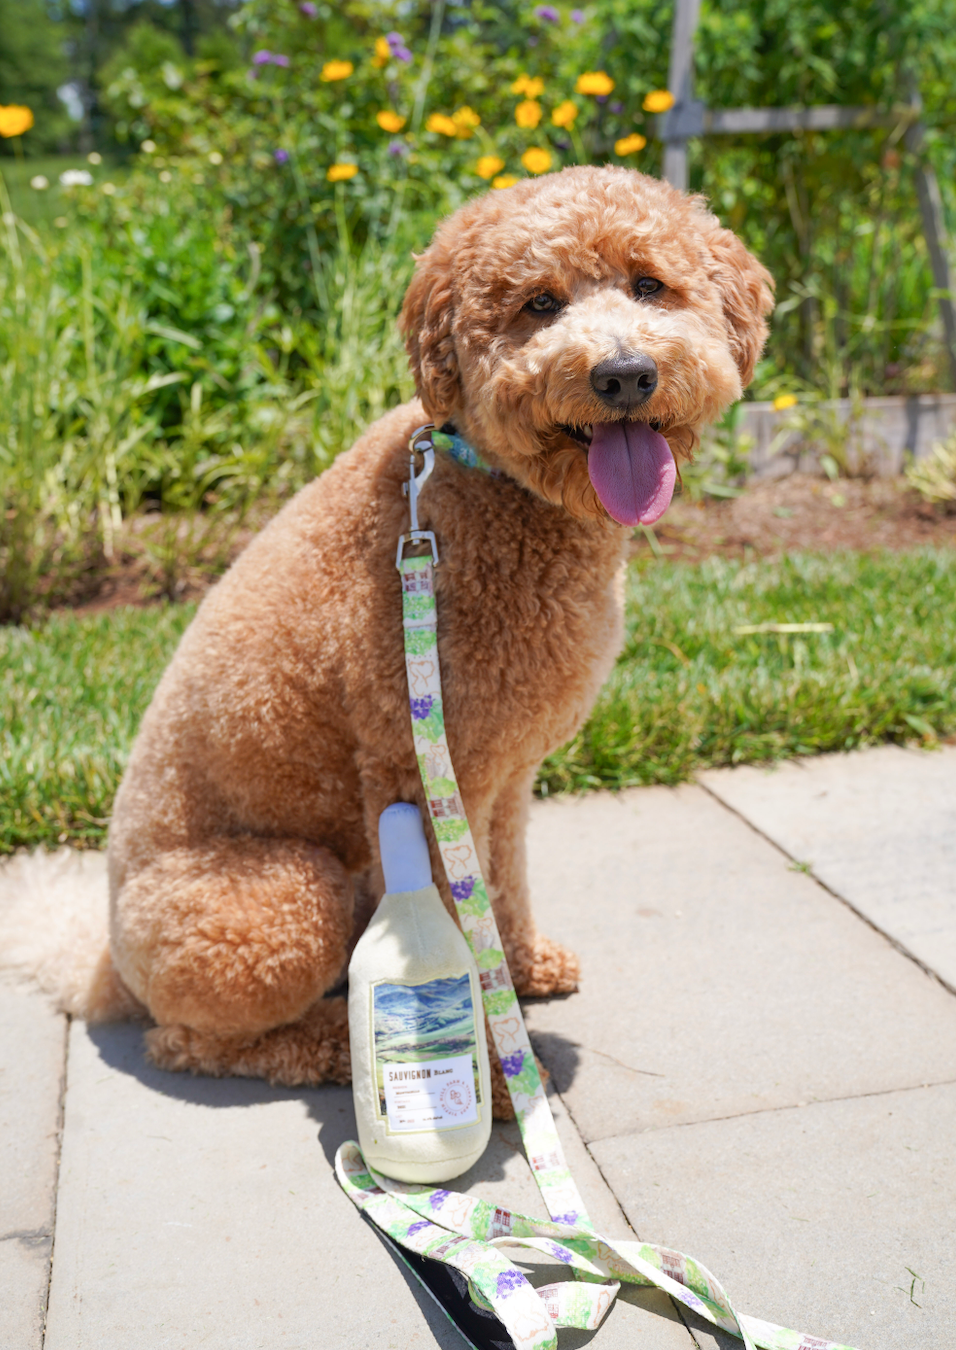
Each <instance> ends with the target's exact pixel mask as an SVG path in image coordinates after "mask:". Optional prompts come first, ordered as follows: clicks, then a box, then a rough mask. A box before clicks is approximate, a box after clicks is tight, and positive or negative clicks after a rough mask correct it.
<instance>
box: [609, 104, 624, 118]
mask: <svg viewBox="0 0 956 1350" xmlns="http://www.w3.org/2000/svg"><path fill="white" fill-rule="evenodd" d="M623 111H624V104H623V103H612V104H611V112H612V113H614V115H615V116H619V115H620V114H621V113H622V112H623Z"/></svg>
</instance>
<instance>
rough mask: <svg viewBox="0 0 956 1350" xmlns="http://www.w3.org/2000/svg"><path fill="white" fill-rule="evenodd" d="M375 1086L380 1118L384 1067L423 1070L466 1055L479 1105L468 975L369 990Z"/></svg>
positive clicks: (473, 1020) (383, 1104)
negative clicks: (411, 1066)
mask: <svg viewBox="0 0 956 1350" xmlns="http://www.w3.org/2000/svg"><path fill="white" fill-rule="evenodd" d="M372 1029H373V1031H374V1035H375V1081H376V1083H377V1085H378V1104H379V1114H380V1115H381V1116H382V1117H384V1116H385V1114H386V1111H385V1079H384V1072H383V1065H385V1064H422V1063H425V1062H427V1061H429V1060H433V1059H449V1058H451V1057H452V1056H453V1055H471V1063H472V1071H473V1073H474V1078H475V1095H476V1097H477V1099H478V1101H479V1102H480V1101H481V1091H480V1087H479V1083H480V1080H479V1077H478V1038H477V1036H476V1033H475V1005H474V1003H473V1001H472V997H471V980H470V979H469V977H468V972H467V971H465V973H464V974H462V975H447V976H445V977H443V978H442V979H439V980H428V981H427V982H426V983H425V984H387V983H385V982H384V981H383V982H382V983H381V984H376V985H373V986H372Z"/></svg>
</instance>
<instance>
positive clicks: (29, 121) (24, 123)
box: [0, 103, 33, 136]
mask: <svg viewBox="0 0 956 1350" xmlns="http://www.w3.org/2000/svg"><path fill="white" fill-rule="evenodd" d="M32 126H33V113H32V112H31V111H30V109H29V108H24V107H22V106H21V105H20V104H19V103H10V104H8V105H7V106H6V107H0V136H22V135H23V133H24V132H25V131H29V130H30V128H31V127H32Z"/></svg>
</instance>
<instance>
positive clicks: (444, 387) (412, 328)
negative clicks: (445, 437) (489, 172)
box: [399, 232, 460, 423]
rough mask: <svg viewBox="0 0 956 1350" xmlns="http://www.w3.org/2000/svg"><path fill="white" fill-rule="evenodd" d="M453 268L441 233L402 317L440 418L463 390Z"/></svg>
mask: <svg viewBox="0 0 956 1350" xmlns="http://www.w3.org/2000/svg"><path fill="white" fill-rule="evenodd" d="M453 270H454V269H453V257H452V249H451V247H450V244H449V242H447V241H446V240H444V239H443V238H442V236H441V232H439V234H438V235H437V237H436V238H435V239H434V241H433V242H432V243H431V245H430V246H429V247H428V248H427V249H426V250H425V252H424V253H423V254H422V255H421V257H420V258H418V259H417V260H416V267H415V275H414V276H413V277H412V281H411V285H410V286H409V288H408V290H407V292H406V293H405V303H404V304H403V305H402V314H401V318H400V320H399V327H400V328H401V332H402V336H403V337H404V339H405V350H406V351H407V352H408V359H409V363H410V364H411V367H412V374H413V375H414V377H415V388H416V389H417V390H418V396H419V398H420V399H421V401H422V403H423V404H424V405H425V411H426V412H427V413H428V415H429V417H431V418H433V419H434V421H436V422H438V423H441V422H442V421H444V419H445V417H447V415H448V414H449V413H450V412H451V411H452V410H453V409H454V407H455V405H456V404H457V402H458V395H459V390H460V385H459V379H458V357H457V354H456V352H455V340H454V337H453V335H452V325H453V323H454V318H455V286H454V277H453Z"/></svg>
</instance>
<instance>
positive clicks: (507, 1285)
mask: <svg viewBox="0 0 956 1350" xmlns="http://www.w3.org/2000/svg"><path fill="white" fill-rule="evenodd" d="M523 1284H524V1276H523V1275H522V1273H521V1271H520V1270H503V1271H502V1272H501V1273H500V1275H499V1276H498V1297H499V1298H506V1297H507V1296H508V1294H511V1293H513V1292H514V1290H515V1289H520V1288H521V1286H522V1285H523Z"/></svg>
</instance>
